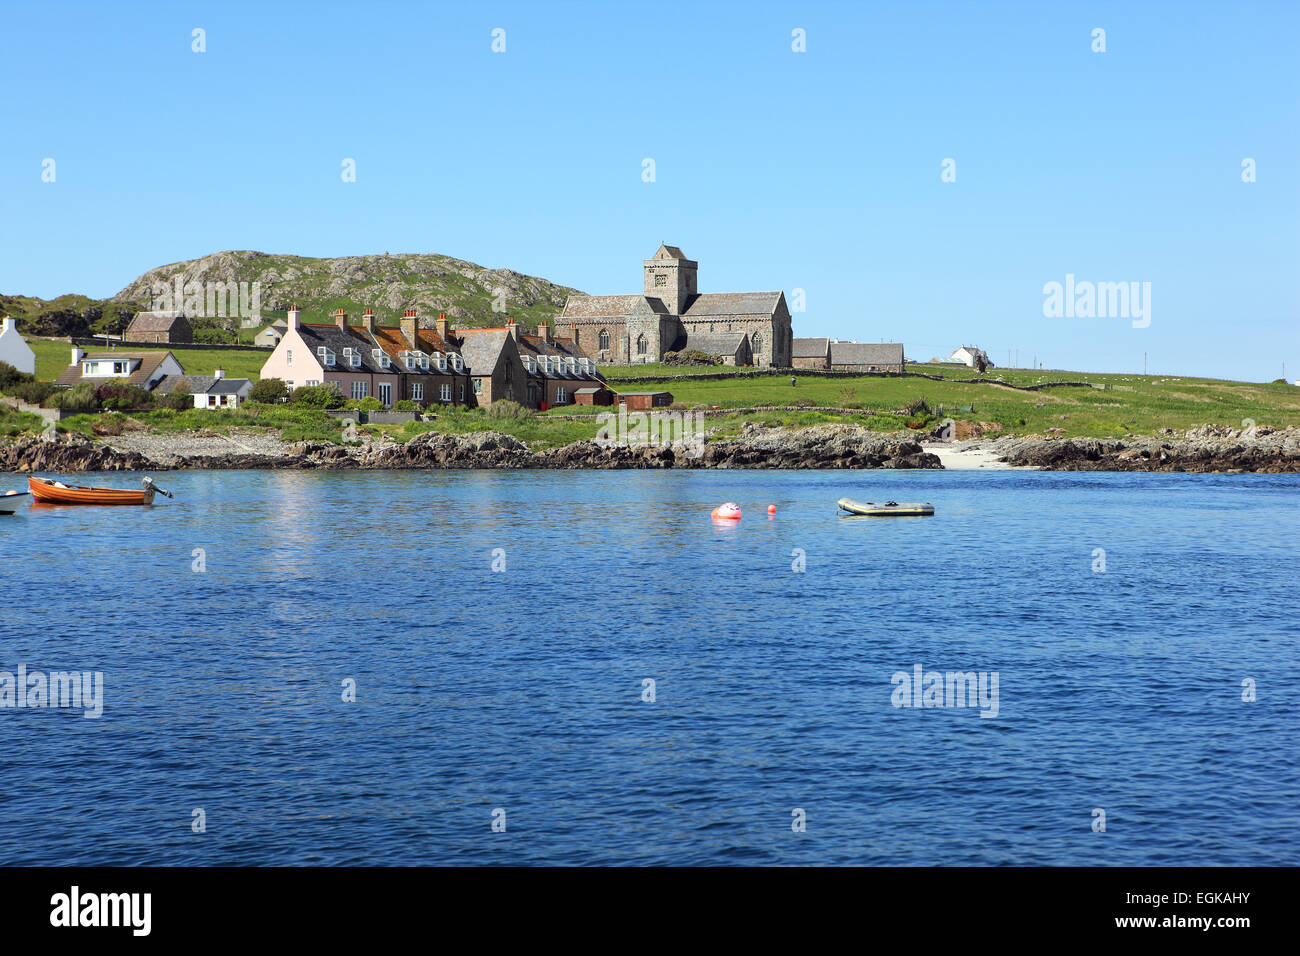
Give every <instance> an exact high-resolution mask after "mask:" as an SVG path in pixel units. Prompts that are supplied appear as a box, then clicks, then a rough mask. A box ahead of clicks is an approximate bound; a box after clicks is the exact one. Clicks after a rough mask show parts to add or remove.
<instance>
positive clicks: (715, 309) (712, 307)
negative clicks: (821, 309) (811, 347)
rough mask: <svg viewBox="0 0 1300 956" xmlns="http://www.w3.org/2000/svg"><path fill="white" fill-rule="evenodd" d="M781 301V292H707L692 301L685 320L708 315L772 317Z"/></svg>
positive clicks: (684, 316) (683, 316)
mask: <svg viewBox="0 0 1300 956" xmlns="http://www.w3.org/2000/svg"><path fill="white" fill-rule="evenodd" d="M780 300H781V293H780V292H705V293H702V294H701V295H697V296H696V297H695V298H694V299H692V300H691V303H690V305H688V306H687V307H686V311H685V312H683V313H682V318H684V319H696V318H700V317H701V316H706V315H771V314H772V313H773V312H775V311H776V306H777V303H778V302H779V301H780Z"/></svg>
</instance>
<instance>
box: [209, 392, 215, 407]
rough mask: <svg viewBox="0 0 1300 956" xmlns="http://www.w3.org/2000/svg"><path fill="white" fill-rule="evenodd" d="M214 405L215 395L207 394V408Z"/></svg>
mask: <svg viewBox="0 0 1300 956" xmlns="http://www.w3.org/2000/svg"><path fill="white" fill-rule="evenodd" d="M216 407H217V396H215V395H209V396H208V408H216Z"/></svg>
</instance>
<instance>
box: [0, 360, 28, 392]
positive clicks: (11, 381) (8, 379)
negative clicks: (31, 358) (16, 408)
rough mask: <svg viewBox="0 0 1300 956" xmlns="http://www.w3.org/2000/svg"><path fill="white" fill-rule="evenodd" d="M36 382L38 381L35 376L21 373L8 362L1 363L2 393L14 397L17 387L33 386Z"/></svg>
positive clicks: (0, 390)
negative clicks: (14, 389)
mask: <svg viewBox="0 0 1300 956" xmlns="http://www.w3.org/2000/svg"><path fill="white" fill-rule="evenodd" d="M34 381H36V376H35V375H28V374H27V373H26V372H20V371H18V369H16V368H14V367H13V366H12V365H10V364H9V363H8V362H0V392H4V393H5V394H6V395H12V394H14V393H13V391H12V389H13V387H14V386H15V385H25V384H31V383H32V382H34Z"/></svg>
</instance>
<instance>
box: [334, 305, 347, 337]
mask: <svg viewBox="0 0 1300 956" xmlns="http://www.w3.org/2000/svg"><path fill="white" fill-rule="evenodd" d="M334 324H335V325H337V326H338V327H339V328H340V329H342V330H343V331H344V332H346V331H347V330H348V314H347V313H346V312H344V311H343V310H342V309H335V310H334Z"/></svg>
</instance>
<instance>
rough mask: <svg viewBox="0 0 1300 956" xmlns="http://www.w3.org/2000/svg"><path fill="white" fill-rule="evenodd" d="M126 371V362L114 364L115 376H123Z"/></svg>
mask: <svg viewBox="0 0 1300 956" xmlns="http://www.w3.org/2000/svg"><path fill="white" fill-rule="evenodd" d="M125 371H126V363H125V362H114V363H113V374H114V375H121V374H122V373H123V372H125Z"/></svg>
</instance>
